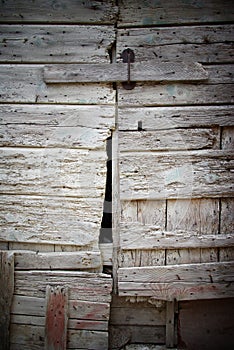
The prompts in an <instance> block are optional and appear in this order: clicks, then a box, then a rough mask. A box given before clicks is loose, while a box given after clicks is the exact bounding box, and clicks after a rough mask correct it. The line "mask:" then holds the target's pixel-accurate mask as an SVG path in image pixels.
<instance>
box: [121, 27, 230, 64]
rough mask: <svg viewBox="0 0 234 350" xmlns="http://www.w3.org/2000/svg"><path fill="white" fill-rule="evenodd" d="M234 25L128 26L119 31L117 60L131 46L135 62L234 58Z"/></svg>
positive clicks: (205, 60) (216, 60)
mask: <svg viewBox="0 0 234 350" xmlns="http://www.w3.org/2000/svg"><path fill="white" fill-rule="evenodd" d="M232 33H233V25H227V24H225V25H203V26H177V27H157V28H152V27H150V28H126V29H119V30H118V33H117V59H118V60H121V53H122V51H123V50H124V49H125V48H126V47H129V48H131V49H132V50H133V51H134V53H135V61H136V62H138V61H141V62H142V61H147V60H149V59H155V56H156V57H157V58H159V59H160V60H161V61H162V62H164V61H170V60H175V59H177V60H178V61H183V60H190V59H191V57H193V60H194V61H196V62H202V63H219V62H232V61H233V34H232Z"/></svg>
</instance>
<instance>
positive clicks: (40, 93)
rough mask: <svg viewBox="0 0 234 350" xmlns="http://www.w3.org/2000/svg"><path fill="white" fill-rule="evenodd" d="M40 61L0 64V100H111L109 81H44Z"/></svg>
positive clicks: (112, 97) (113, 95) (98, 102)
mask: <svg viewBox="0 0 234 350" xmlns="http://www.w3.org/2000/svg"><path fill="white" fill-rule="evenodd" d="M43 67H44V66H43V65H33V64H30V65H26V64H21V65H13V64H12V65H1V66H0V77H1V80H0V90H1V96H0V102H4V103H6V102H14V103H17V102H19V103H20V102H22V103H68V104H74V103H75V104H91V105H92V104H113V103H114V100H115V91H114V90H113V88H112V86H111V85H110V84H109V85H108V84H92V85H90V86H89V89H88V94H87V85H84V84H56V85H54V84H50V85H46V84H45V82H44V81H43Z"/></svg>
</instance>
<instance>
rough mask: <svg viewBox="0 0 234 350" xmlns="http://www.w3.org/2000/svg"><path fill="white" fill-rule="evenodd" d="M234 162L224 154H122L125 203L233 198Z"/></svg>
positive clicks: (122, 194)
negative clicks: (136, 200) (129, 201)
mask: <svg viewBox="0 0 234 350" xmlns="http://www.w3.org/2000/svg"><path fill="white" fill-rule="evenodd" d="M142 158H144V163H142ZM232 159H233V155H232V152H226V151H225V152H224V151H222V150H221V151H218V150H217V151H213V150H211V151H191V152H183V151H177V152H165V153H163V152H162V153H161V152H160V153H155V152H138V153H134V152H131V153H130V152H128V153H127V152H124V153H122V154H120V196H121V199H122V200H126V199H164V198H171V199H172V198H190V197H191V196H192V197H193V198H196V197H198V198H199V197H220V195H222V196H223V197H230V196H231V195H232V194H233V186H232V183H233V175H232V171H231V169H232V167H233V166H232Z"/></svg>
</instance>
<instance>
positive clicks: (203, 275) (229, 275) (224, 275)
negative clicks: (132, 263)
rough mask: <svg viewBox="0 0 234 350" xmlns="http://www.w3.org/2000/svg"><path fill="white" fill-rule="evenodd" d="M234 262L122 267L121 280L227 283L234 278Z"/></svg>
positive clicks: (119, 272) (119, 273)
mask: <svg viewBox="0 0 234 350" xmlns="http://www.w3.org/2000/svg"><path fill="white" fill-rule="evenodd" d="M233 267H234V262H233V261H232V262H225V263H220V262H219V263H201V264H181V265H173V266H170V265H167V266H147V267H138V268H137V267H131V268H120V269H119V270H118V276H119V281H120V282H129V283H130V282H142V283H151V282H152V283H156V282H158V283H164V282H165V283H166V282H194V283H195V282H203V283H225V282H232V281H233V279H234V269H233Z"/></svg>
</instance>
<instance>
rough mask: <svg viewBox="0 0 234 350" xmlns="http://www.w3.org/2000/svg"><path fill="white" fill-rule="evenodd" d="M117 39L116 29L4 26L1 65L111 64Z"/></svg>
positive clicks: (0, 27) (0, 35) (0, 34)
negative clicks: (111, 52) (31, 63)
mask: <svg viewBox="0 0 234 350" xmlns="http://www.w3.org/2000/svg"><path fill="white" fill-rule="evenodd" d="M27 7H29V5H27V6H25V9H26V8H27ZM0 17H1V16H0ZM114 37H115V32H114V28H113V27H112V26H89V25H86V26H77V25H65V26H64V25H63V26H59V25H56V26H54V25H43V26H38V25H33V26H32V25H0V50H1V55H0V62H4V63H7V62H8V63H9V62H10V63H29V62H33V63H61V62H64V63H65V62H66V63H81V62H82V63H89V62H90V63H91V62H109V60H110V58H109V55H108V48H109V47H110V46H111V45H112V44H113V42H114Z"/></svg>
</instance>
